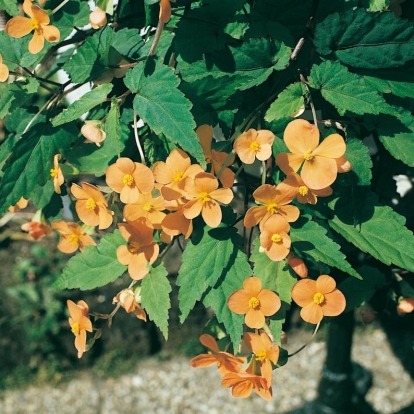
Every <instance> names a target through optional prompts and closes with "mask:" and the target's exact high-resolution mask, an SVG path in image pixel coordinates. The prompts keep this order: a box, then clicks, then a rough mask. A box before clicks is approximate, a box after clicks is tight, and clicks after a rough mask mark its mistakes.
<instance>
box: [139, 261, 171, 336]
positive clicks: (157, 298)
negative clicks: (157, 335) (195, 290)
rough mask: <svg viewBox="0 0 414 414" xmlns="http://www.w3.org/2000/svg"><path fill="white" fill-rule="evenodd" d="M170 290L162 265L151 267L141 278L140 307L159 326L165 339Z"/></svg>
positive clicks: (165, 271) (166, 274)
mask: <svg viewBox="0 0 414 414" xmlns="http://www.w3.org/2000/svg"><path fill="white" fill-rule="evenodd" d="M170 292H171V284H170V282H169V280H168V272H167V270H166V269H165V267H164V266H163V265H159V266H157V267H153V268H152V269H151V271H150V272H149V273H148V274H147V275H146V276H145V277H144V278H143V279H142V287H141V298H142V299H141V300H142V307H143V308H144V309H145V311H146V312H147V313H148V316H149V318H150V319H151V320H152V321H154V322H155V324H156V325H157V326H158V328H160V331H161V332H162V334H163V335H164V338H165V339H166V340H167V339H168V310H169V309H170V307H171V302H170V295H169V294H170Z"/></svg>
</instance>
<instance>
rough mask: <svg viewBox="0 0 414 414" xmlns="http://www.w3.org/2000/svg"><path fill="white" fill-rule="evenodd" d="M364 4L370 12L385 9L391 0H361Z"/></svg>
mask: <svg viewBox="0 0 414 414" xmlns="http://www.w3.org/2000/svg"><path fill="white" fill-rule="evenodd" d="M361 3H362V5H363V6H364V7H365V8H366V9H367V10H368V11H370V12H377V11H384V10H385V9H387V8H388V6H389V5H390V3H391V0H361Z"/></svg>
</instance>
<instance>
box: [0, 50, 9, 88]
mask: <svg viewBox="0 0 414 414" xmlns="http://www.w3.org/2000/svg"><path fill="white" fill-rule="evenodd" d="M7 79H9V68H8V67H7V66H6V65H5V64H4V63H3V57H2V56H1V53H0V82H5V81H6V80H7Z"/></svg>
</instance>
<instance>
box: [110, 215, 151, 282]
mask: <svg viewBox="0 0 414 414" xmlns="http://www.w3.org/2000/svg"><path fill="white" fill-rule="evenodd" d="M118 227H119V230H120V232H121V234H122V237H123V238H124V239H125V240H127V241H128V245H126V246H125V245H123V246H119V247H118V249H117V251H116V257H117V258H118V260H119V261H120V263H122V264H123V265H125V266H128V273H129V275H130V276H131V278H132V279H134V280H141V279H142V278H143V277H144V276H145V275H146V274H148V272H149V270H148V263H149V264H150V265H151V264H153V263H154V262H155V260H156V259H157V257H158V254H159V246H158V244H157V243H154V242H153V241H152V233H153V228H152V226H151V223H149V222H148V221H147V219H145V218H143V217H141V218H139V219H138V220H137V221H134V222H131V223H128V224H124V223H121V224H118Z"/></svg>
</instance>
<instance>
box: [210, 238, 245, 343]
mask: <svg viewBox="0 0 414 414" xmlns="http://www.w3.org/2000/svg"><path fill="white" fill-rule="evenodd" d="M251 274H252V269H251V267H250V265H249V263H248V261H247V257H246V255H245V254H244V253H243V252H242V251H240V250H239V249H238V248H237V247H236V246H235V250H234V251H233V254H232V256H231V257H230V261H229V263H228V265H227V272H223V274H222V276H221V277H220V279H219V280H218V282H217V283H216V285H215V286H214V287H213V288H211V289H210V290H209V291H208V292H207V294H206V295H205V297H204V299H203V303H204V305H205V306H210V307H211V308H212V309H213V311H214V313H215V315H216V317H217V320H218V321H219V322H220V323H222V324H223V325H224V327H225V328H226V332H227V333H228V334H229V335H230V339H231V341H232V343H233V348H234V349H238V347H239V343H240V339H241V336H242V334H243V322H244V317H243V315H238V314H236V313H234V312H231V311H230V309H229V307H228V306H227V299H228V297H229V296H230V295H231V294H232V293H233V292H235V291H236V290H238V289H241V288H242V285H243V282H244V280H245V279H246V278H247V277H249V276H251Z"/></svg>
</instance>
